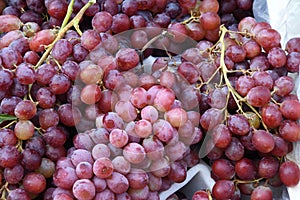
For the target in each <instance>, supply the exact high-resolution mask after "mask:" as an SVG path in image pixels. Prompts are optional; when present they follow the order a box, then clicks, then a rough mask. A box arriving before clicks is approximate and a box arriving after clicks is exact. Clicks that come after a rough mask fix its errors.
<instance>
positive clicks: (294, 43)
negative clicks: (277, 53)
mask: <svg viewBox="0 0 300 200" xmlns="http://www.w3.org/2000/svg"><path fill="white" fill-rule="evenodd" d="M298 44H299V38H298V37H294V38H291V39H289V40H288V41H287V43H286V45H285V49H286V51H287V52H288V53H291V52H299V47H298Z"/></svg>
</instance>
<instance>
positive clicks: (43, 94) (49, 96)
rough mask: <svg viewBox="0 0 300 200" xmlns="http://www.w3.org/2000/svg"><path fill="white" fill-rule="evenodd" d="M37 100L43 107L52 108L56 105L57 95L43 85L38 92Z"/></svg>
mask: <svg viewBox="0 0 300 200" xmlns="http://www.w3.org/2000/svg"><path fill="white" fill-rule="evenodd" d="M36 100H37V101H38V105H39V106H40V107H41V108H44V109H46V108H51V107H53V106H54V104H55V101H56V96H55V95H54V94H53V93H52V92H51V91H50V89H49V88H47V87H41V88H40V89H38V91H37V93H36Z"/></svg>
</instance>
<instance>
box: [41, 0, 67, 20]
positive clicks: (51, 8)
mask: <svg viewBox="0 0 300 200" xmlns="http://www.w3.org/2000/svg"><path fill="white" fill-rule="evenodd" d="M46 7H47V12H48V13H49V15H50V16H52V17H55V18H58V19H60V18H62V19H63V18H64V17H65V15H66V13H67V9H68V4H67V3H66V2H63V1H59V0H54V1H51V2H50V3H49V4H48V5H47V6H46Z"/></svg>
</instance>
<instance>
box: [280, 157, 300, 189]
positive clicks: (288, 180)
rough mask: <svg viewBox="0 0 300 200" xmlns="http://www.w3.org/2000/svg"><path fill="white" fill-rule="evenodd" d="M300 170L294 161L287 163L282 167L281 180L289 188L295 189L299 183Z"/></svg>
mask: <svg viewBox="0 0 300 200" xmlns="http://www.w3.org/2000/svg"><path fill="white" fill-rule="evenodd" d="M299 174H300V170H299V167H298V165H297V164H296V163H294V162H293V161H285V162H283V163H282V164H281V165H280V168H279V178H280V180H281V181H282V182H283V184H285V185H286V186H288V187H293V186H295V185H297V184H298V183H299V177H300V176H299Z"/></svg>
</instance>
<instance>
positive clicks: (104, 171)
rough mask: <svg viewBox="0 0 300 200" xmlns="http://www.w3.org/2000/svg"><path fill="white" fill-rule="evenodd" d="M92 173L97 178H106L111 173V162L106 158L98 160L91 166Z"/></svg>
mask: <svg viewBox="0 0 300 200" xmlns="http://www.w3.org/2000/svg"><path fill="white" fill-rule="evenodd" d="M93 172H94V174H95V175H96V176H97V177H99V178H108V177H110V176H111V175H112V173H113V164H112V161H111V160H110V159H108V158H106V157H102V158H98V159H96V160H95V162H94V164H93Z"/></svg>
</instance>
